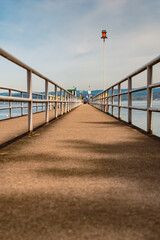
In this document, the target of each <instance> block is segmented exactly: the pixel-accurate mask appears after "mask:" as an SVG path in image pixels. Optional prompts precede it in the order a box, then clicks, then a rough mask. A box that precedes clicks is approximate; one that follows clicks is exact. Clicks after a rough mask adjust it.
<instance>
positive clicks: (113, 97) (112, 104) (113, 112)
mask: <svg viewBox="0 0 160 240" xmlns="http://www.w3.org/2000/svg"><path fill="white" fill-rule="evenodd" d="M113 95H114V87H112V115H114V106H113V104H114V97H113Z"/></svg>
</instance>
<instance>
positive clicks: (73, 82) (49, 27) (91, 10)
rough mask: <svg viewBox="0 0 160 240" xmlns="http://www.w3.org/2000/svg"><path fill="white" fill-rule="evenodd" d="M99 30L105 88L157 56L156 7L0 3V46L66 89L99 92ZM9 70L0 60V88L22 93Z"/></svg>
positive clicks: (52, 0) (69, 0) (42, 0)
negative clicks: (104, 34) (103, 34)
mask: <svg viewBox="0 0 160 240" xmlns="http://www.w3.org/2000/svg"><path fill="white" fill-rule="evenodd" d="M102 29H106V30H107V32H108V40H107V43H106V73H107V75H106V79H107V86H108V87H109V86H110V85H112V84H113V83H115V82H117V81H119V80H121V79H122V78H123V77H125V76H126V75H128V74H129V73H130V72H133V71H134V70H135V69H136V68H138V67H140V66H141V65H144V64H145V63H146V62H148V61H150V60H151V59H152V58H154V57H156V56H157V55H159V52H160V51H159V50H160V44H159V43H160V1H159V0H152V1H151V0H134V1H133V0H32V1H31V0H0V39H1V41H0V42H1V43H0V46H1V47H2V48H3V49H5V50H6V51H8V52H10V53H11V54H13V55H15V56H16V57H17V58H19V59H21V60H22V61H24V62H25V63H27V64H28V65H29V66H32V67H33V68H34V69H36V70H38V71H39V72H41V73H42V74H43V75H45V76H47V77H49V78H50V79H52V80H53V81H55V82H57V83H58V84H59V85H62V86H63V87H65V88H70V87H73V86H76V87H77V88H78V89H88V85H90V86H91V88H92V89H103V54H102V49H103V48H102V40H101V39H100V37H101V30H102ZM12 65H13V64H9V63H7V62H6V61H5V60H3V59H0V71H1V75H0V85H1V86H7V87H15V88H18V89H22V90H23V89H24V90H25V88H26V81H25V79H26V73H25V72H24V71H23V70H18V68H16V67H15V66H12ZM22 79H23V80H22ZM37 81H38V80H37ZM41 88H42V87H41V84H40V85H37V84H36V85H35V89H37V90H41Z"/></svg>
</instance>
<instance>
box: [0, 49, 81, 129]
mask: <svg viewBox="0 0 160 240" xmlns="http://www.w3.org/2000/svg"><path fill="white" fill-rule="evenodd" d="M0 56H2V57H4V58H6V59H8V60H9V61H11V62H13V63H15V64H16V65H18V66H20V67H22V68H24V69H25V70H26V71H27V91H21V90H19V89H12V88H7V87H0V90H2V91H5V94H0V102H4V103H7V102H8V103H9V106H7V107H0V111H3V110H9V118H12V110H13V109H18V108H19V109H21V116H23V115H24V111H23V110H24V109H27V110H28V113H27V115H28V131H29V132H32V131H33V108H36V112H39V111H38V108H42V111H45V123H48V122H49V111H50V110H53V109H54V111H55V118H57V117H58V108H60V115H63V114H64V113H67V112H69V111H71V110H72V109H74V108H75V107H77V106H79V105H80V104H81V100H80V99H78V98H77V97H76V96H75V95H73V94H71V93H70V92H68V91H67V90H65V89H64V88H62V87H60V86H59V85H58V84H56V83H55V82H53V81H52V80H50V79H49V78H47V77H45V76H43V75H42V74H41V73H39V72H37V71H36V70H34V69H33V68H31V67H29V66H28V65H26V64H25V63H23V62H22V61H20V60H19V59H17V58H15V57H14V56H12V55H11V54H9V53H8V52H6V51H5V50H3V49H2V48H0ZM32 74H34V75H36V76H38V77H39V78H41V79H42V80H44V81H45V94H41V93H34V92H32ZM49 83H50V84H51V85H53V86H54V96H53V94H50V93H49V91H48V88H49V86H48V85H49ZM58 89H59V94H60V96H58ZM6 91H7V92H6ZM13 92H14V93H19V94H20V96H13ZM24 95H25V97H24ZM53 98H54V99H53ZM14 102H16V103H21V106H12V103H14ZM25 103H26V104H27V106H26V105H25V106H24V105H23V104H25ZM34 104H36V105H34ZM44 108H45V110H44Z"/></svg>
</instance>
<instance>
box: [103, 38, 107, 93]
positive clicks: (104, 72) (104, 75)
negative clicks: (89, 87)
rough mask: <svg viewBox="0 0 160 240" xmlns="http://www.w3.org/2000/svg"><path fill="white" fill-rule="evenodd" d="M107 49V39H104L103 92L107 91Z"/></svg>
mask: <svg viewBox="0 0 160 240" xmlns="http://www.w3.org/2000/svg"><path fill="white" fill-rule="evenodd" d="M105 47H106V42H105V39H103V82H104V86H103V90H105V89H106V54H105Z"/></svg>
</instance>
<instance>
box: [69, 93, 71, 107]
mask: <svg viewBox="0 0 160 240" xmlns="http://www.w3.org/2000/svg"><path fill="white" fill-rule="evenodd" d="M69 111H71V94H69Z"/></svg>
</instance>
